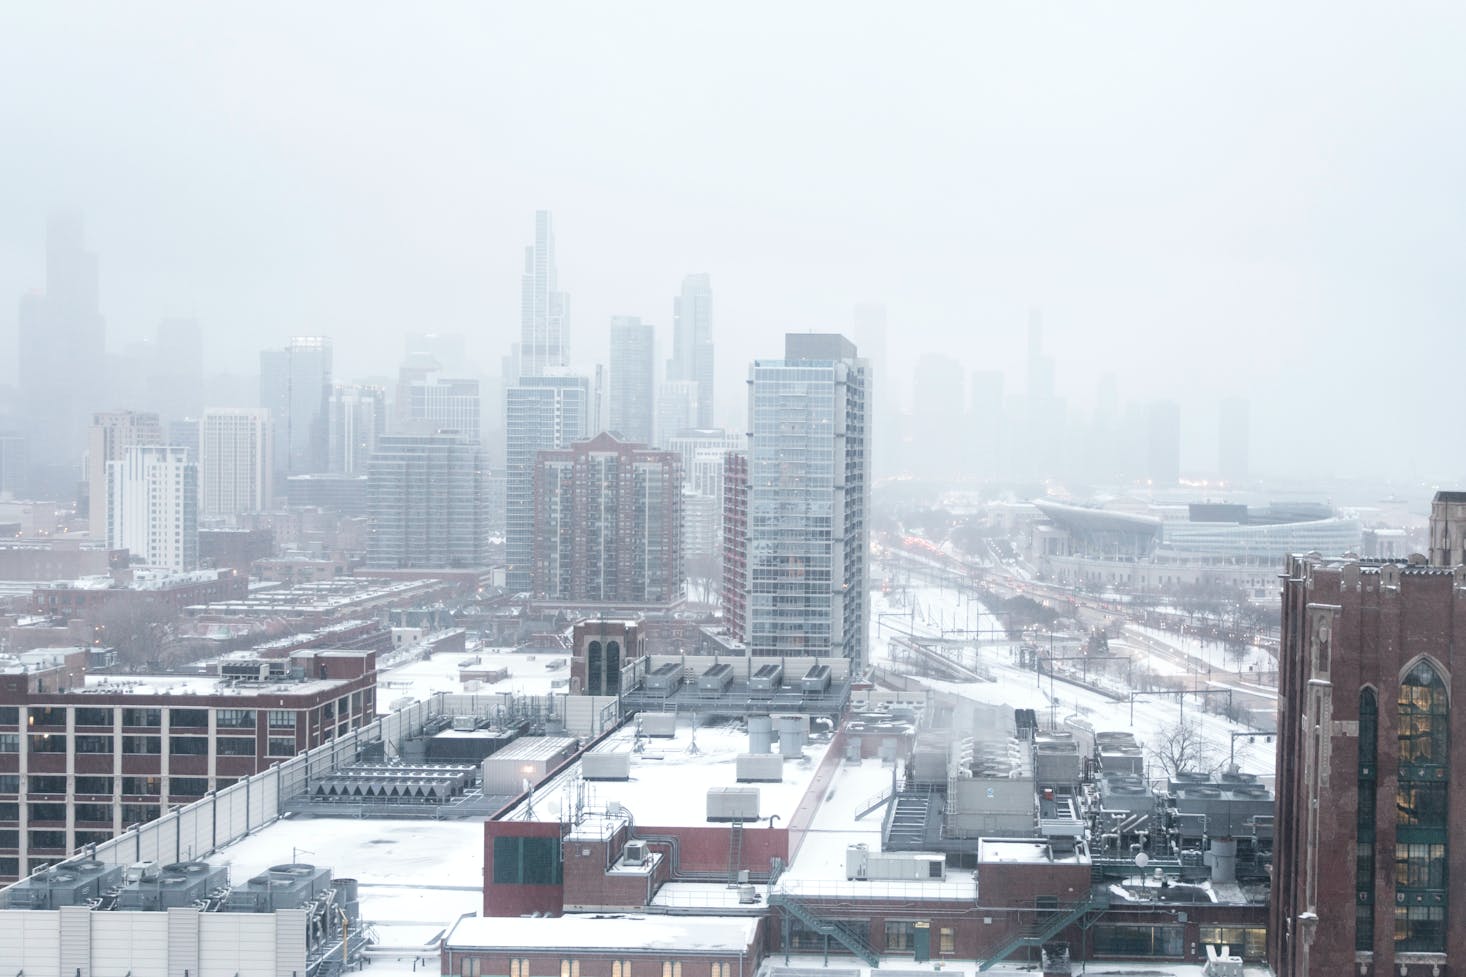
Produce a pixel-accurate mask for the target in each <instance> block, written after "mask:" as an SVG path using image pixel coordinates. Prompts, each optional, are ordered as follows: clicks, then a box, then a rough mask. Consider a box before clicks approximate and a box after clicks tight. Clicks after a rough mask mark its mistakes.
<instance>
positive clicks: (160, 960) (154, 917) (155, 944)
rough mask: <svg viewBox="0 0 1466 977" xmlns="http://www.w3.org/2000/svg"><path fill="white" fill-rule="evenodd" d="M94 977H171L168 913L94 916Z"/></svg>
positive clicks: (113, 913) (119, 913) (92, 968)
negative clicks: (129, 976)
mask: <svg viewBox="0 0 1466 977" xmlns="http://www.w3.org/2000/svg"><path fill="white" fill-rule="evenodd" d="M91 974H92V977H122V975H123V974H131V975H132V977H168V917H167V916H166V915H165V914H164V913H131V912H111V913H93V914H92V966H91Z"/></svg>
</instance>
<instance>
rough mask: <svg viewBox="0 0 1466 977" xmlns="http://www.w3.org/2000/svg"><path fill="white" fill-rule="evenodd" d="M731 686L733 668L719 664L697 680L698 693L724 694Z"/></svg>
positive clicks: (722, 663)
mask: <svg viewBox="0 0 1466 977" xmlns="http://www.w3.org/2000/svg"><path fill="white" fill-rule="evenodd" d="M732 684H733V666H732V665H728V664H726V663H724V662H719V663H718V664H716V665H714V666H713V667H711V668H709V669H708V670H707V671H705V672H703V673H702V676H701V677H700V678H699V679H698V680H697V689H698V691H699V692H725V691H727V689H728V686H730V685H732Z"/></svg>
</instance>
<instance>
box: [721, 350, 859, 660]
mask: <svg viewBox="0 0 1466 977" xmlns="http://www.w3.org/2000/svg"><path fill="white" fill-rule="evenodd" d="M866 395H867V388H866V363H865V361H864V360H863V359H860V358H859V357H858V356H857V354H856V350H855V346H854V345H853V344H852V343H851V342H850V341H849V340H847V339H846V338H845V337H843V336H840V335H837V334H817V333H790V334H789V335H788V336H787V337H786V340H785V352H784V358H783V359H782V360H755V361H754V363H753V365H752V367H750V369H749V389H748V417H749V428H750V430H749V439H748V445H749V447H748V489H747V492H748V534H747V552H748V556H747V561H748V564H747V571H746V576H747V579H746V587H747V591H748V617H747V621H746V626H745V633H744V634H743V635H742V638H743V641H744V643H745V644H746V645H748V646H749V648H750V651H751V653H752V654H753V655H755V656H781V655H787V656H791V657H797V656H799V655H816V656H822V657H839V658H847V659H849V660H850V661H852V662H855V663H856V664H857V665H859V664H860V663H863V662H864V661H865V657H866V634H867V629H868V624H869V622H868V621H867V618H868V617H869V607H868V599H869V597H868V590H869V582H870V579H869V577H870V574H869V566H868V547H869V540H868V532H867V525H866V513H867V511H868V510H869V505H870V465H869V458H870V455H869V451H870V446H869V444H868V439H867V438H866V431H865V420H866ZM725 505H726V502H725ZM725 572H726V568H725ZM734 586H736V584H734ZM729 589H730V587H729V586H725V588H724V592H725V593H727V591H728V590H729Z"/></svg>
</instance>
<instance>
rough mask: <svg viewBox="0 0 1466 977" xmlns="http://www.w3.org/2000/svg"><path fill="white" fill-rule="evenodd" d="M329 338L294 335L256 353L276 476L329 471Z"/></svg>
mask: <svg viewBox="0 0 1466 977" xmlns="http://www.w3.org/2000/svg"><path fill="white" fill-rule="evenodd" d="M330 399H331V340H329V339H326V338H324V337H321V336H297V337H296V338H295V339H292V340H291V341H290V345H288V346H286V347H285V348H284V349H267V350H264V351H262V352H261V353H260V406H261V407H265V408H268V409H269V411H270V417H271V419H272V420H273V421H274V422H275V448H274V451H275V458H274V469H275V477H276V478H277V479H280V480H283V479H284V478H285V477H286V476H287V475H302V474H305V473H307V472H323V471H327V470H328V467H329V466H328V455H329V443H328V436H329V432H328V423H327V407H328V405H329V403H330Z"/></svg>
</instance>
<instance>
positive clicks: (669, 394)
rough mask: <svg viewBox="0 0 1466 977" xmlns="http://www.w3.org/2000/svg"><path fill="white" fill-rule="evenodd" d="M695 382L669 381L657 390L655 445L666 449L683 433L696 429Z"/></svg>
mask: <svg viewBox="0 0 1466 977" xmlns="http://www.w3.org/2000/svg"><path fill="white" fill-rule="evenodd" d="M700 413H701V411H700V410H699V409H698V400H697V381H695V380H669V381H667V382H666V383H664V384H662V385H661V386H660V387H658V388H657V430H656V436H657V444H658V445H660V446H662V447H664V448H665V447H666V446H667V444H668V443H669V442H670V441H671V439H672V438H673V437H675V436H677V435H678V434H681V433H682V432H683V431H691V430H695V429H696V428H697V418H698V415H699V414H700Z"/></svg>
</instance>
